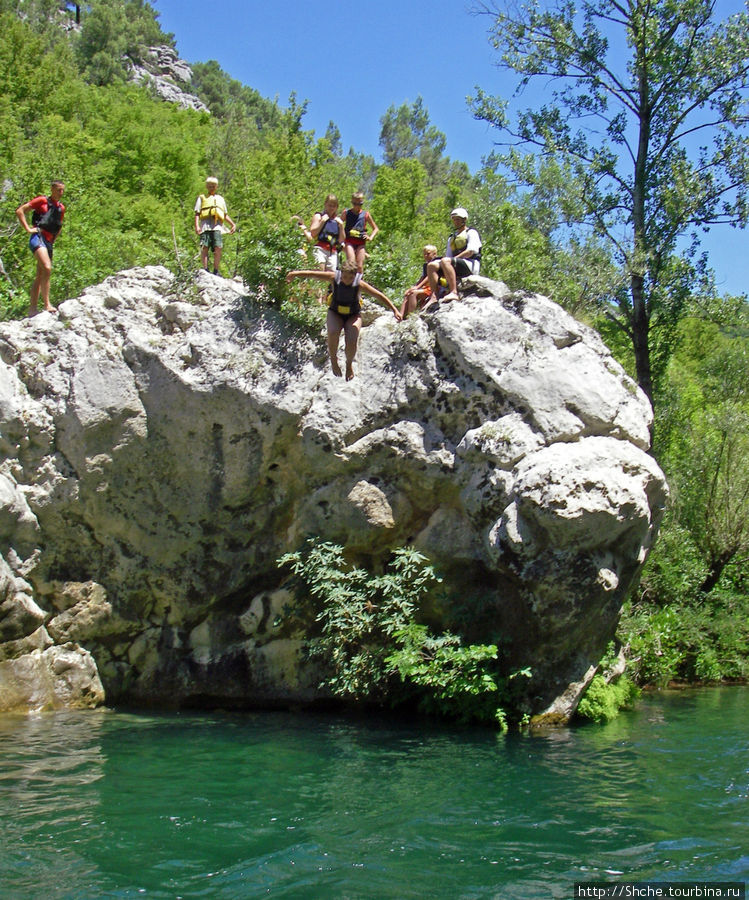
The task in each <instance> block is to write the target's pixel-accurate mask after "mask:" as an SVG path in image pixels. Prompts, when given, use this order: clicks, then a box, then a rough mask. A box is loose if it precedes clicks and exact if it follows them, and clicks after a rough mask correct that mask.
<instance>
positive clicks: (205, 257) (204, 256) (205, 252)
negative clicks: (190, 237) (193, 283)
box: [200, 244, 208, 269]
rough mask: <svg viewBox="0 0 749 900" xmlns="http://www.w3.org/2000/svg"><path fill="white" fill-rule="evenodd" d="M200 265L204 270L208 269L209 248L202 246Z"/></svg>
mask: <svg viewBox="0 0 749 900" xmlns="http://www.w3.org/2000/svg"><path fill="white" fill-rule="evenodd" d="M200 265H201V266H202V267H203V268H204V269H207V268H208V247H205V246H204V245H203V244H201V245H200Z"/></svg>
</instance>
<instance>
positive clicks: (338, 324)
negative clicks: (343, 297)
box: [327, 309, 348, 378]
mask: <svg viewBox="0 0 749 900" xmlns="http://www.w3.org/2000/svg"><path fill="white" fill-rule="evenodd" d="M327 325H328V355H329V356H330V368H331V369H332V370H333V374H334V375H335V376H336V378H340V377H341V375H342V374H343V373H342V372H341V367H340V366H339V365H338V340H339V338H340V336H341V330H342V329H343V327H344V324H343V319H342V318H341V317H340V316H339V315H338V313H334V312H333V310H332V309H329V310H328V319H327ZM347 341H348V338H347Z"/></svg>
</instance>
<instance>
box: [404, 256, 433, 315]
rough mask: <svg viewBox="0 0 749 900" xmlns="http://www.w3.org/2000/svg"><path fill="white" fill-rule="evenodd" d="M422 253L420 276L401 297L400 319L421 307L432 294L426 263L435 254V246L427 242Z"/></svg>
mask: <svg viewBox="0 0 749 900" xmlns="http://www.w3.org/2000/svg"><path fill="white" fill-rule="evenodd" d="M422 253H423V254H424V265H423V266H422V269H421V278H420V279H419V280H418V281H417V282H416V284H415V285H414V286H413V287H410V288H409V289H408V290H407V291H406V293H405V295H404V297H403V305H402V306H401V319H405V318H406V317H407V316H408V314H409V313H412V312H415V311H416V309H418V308H419V307H422V308H423V307H424V305H425V304H426V302H427V301H428V300H429V298H430V297H431V296H432V287H431V285H430V284H429V276H428V275H427V265H428V264H429V263H430V262H431V261H432V260H433V259H435V257H436V256H437V248H436V247H435V246H434V244H427V245H426V246H425V247H424V249H423V250H422Z"/></svg>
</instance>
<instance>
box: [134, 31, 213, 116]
mask: <svg viewBox="0 0 749 900" xmlns="http://www.w3.org/2000/svg"><path fill="white" fill-rule="evenodd" d="M129 67H130V80H131V81H134V82H135V83H136V84H147V85H150V86H151V87H152V88H153V90H154V91H155V92H156V94H157V95H158V96H159V97H161V99H162V100H166V101H168V102H169V103H176V104H177V105H178V106H181V107H182V109H196V110H199V111H200V112H210V110H209V109H208V107H207V106H206V105H205V103H203V101H202V100H200V99H199V98H198V97H196V96H195V94H191V93H190V85H191V83H192V69H191V68H190V65H189V64H188V63H186V62H185V61H184V59H180V58H179V57H178V56H177V51H176V50H174V49H172V48H171V47H169V46H167V45H165V44H164V45H161V46H158V47H149V48H148V49H147V50H146V51H145V53H144V56H143V60H142V61H141V62H140V63H134V62H132V61H130V63H129Z"/></svg>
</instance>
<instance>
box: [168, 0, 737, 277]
mask: <svg viewBox="0 0 749 900" xmlns="http://www.w3.org/2000/svg"><path fill="white" fill-rule="evenodd" d="M150 2H151V5H152V6H153V7H154V8H155V9H156V10H157V11H158V12H159V14H160V16H159V21H160V22H161V26H162V28H163V29H164V30H165V31H170V32H173V33H174V36H175V38H176V42H177V50H178V52H179V54H180V56H181V57H183V58H184V59H186V60H187V61H188V62H196V61H203V62H204V61H207V60H209V59H215V60H217V61H218V62H219V64H220V65H221V67H222V68H223V69H224V71H226V72H227V73H228V74H229V75H231V77H232V78H236V79H237V80H238V81H241V82H242V83H244V84H247V85H249V86H250V87H253V88H255V89H256V90H257V91H259V92H260V93H261V94H262V95H263V96H265V97H269V98H277V99H278V101H279V102H280V103H281V105H283V106H285V105H286V103H287V100H288V98H289V95H290V94H291V93H292V92H295V93H296V95H297V99H298V100H299V101H302V100H307V101H309V103H308V107H307V115H306V116H305V118H304V125H305V127H306V128H308V129H314V131H315V132H316V133H317V134H318V135H319V136H322V135H323V134H324V133H325V131H326V129H327V126H328V122H329V121H330V120H331V119H332V120H333V121H334V122H335V123H336V125H337V126H338V128H339V129H340V132H341V140H342V143H343V148H344V151H348V149H349V147H354V149H355V150H357V151H360V152H363V153H371V154H372V155H373V156H374V157H375V158H376V159H379V158H380V150H379V135H380V118H381V116H382V115H384V113H385V112H386V111H387V109H388V107H389V106H391V105H393V104H395V105H396V106H400V105H401V104H402V103H405V102H407V103H412V102H413V101H414V100H416V98H417V97H418V96H421V97H422V98H423V100H424V105H425V106H426V108H427V110H428V111H429V116H430V120H431V122H432V124H433V125H435V126H436V127H437V128H438V129H439V130H440V131H442V132H443V133H444V134H445V136H446V138H447V150H446V152H447V154H448V156H450V158H451V159H454V160H462V161H463V162H466V163H467V164H468V165H469V167H470V168H471V170H472V171H476V170H477V169H478V168H479V167H480V165H481V160H482V158H483V157H484V156H486V155H487V154H488V153H490V152H491V150H492V149H493V147H494V142H495V141H496V140H497V139H498V132H497V131H496V130H495V129H492V128H491V127H490V126H488V125H487V124H486V123H484V122H478V121H476V120H474V119H473V117H472V116H471V114H470V112H469V110H468V106H467V102H466V98H467V96H468V95H470V94H472V93H473V91H474V88H475V86H476V85H480V86H481V87H483V88H484V89H485V90H488V91H490V92H491V93H494V94H498V95H501V96H505V97H509V96H510V95H511V94H512V92H513V90H514V87H515V82H514V80H513V79H512V78H511V77H510V76H509V75H508V74H507V73H506V72H504V71H502V70H500V69H498V68H497V67H496V65H495V60H496V56H495V52H494V50H493V49H492V47H491V46H490V44H489V40H488V36H487V31H488V28H489V25H490V20H489V19H488V18H487V17H486V16H482V15H475V14H472V13H471V12H470V10H471V8H472V7H473V6H475V4H473V3H472V2H470V0H468V2H466V0H452V2H450V0H375V2H371V0H370V2H367V0H364V2H361V0H360V2H355V3H351V4H341V3H315V2H310V0H286V2H283V0H281V2H267V0H266V2H262V3H259V2H256V0H210V2H207V3H206V2H205V0H150ZM720 5H721V6H723V7H724V8H726V11H725V13H723V11H721V12H722V14H728V12H730V11H736V10H738V9H740V8H742V7H743V3H740V2H737V0H723V2H722V3H721V4H720ZM703 248H704V249H706V250H707V251H708V253H709V255H710V264H711V266H712V267H713V269H714V270H715V272H716V278H717V283H718V286H719V289H720V290H721V291H725V292H730V293H744V292H747V291H749V230H747V231H738V230H735V229H732V228H730V227H728V226H723V227H720V228H716V229H713V232H712V233H711V234H709V235H707V236H705V238H704V239H703Z"/></svg>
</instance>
